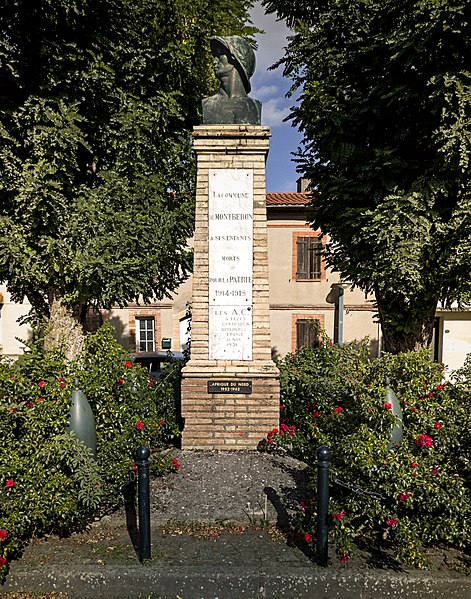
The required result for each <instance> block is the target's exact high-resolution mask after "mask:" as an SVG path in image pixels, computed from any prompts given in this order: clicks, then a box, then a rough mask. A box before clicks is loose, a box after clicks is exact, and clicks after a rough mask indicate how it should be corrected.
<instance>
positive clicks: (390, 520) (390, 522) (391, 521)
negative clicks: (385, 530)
mask: <svg viewBox="0 0 471 599" xmlns="http://www.w3.org/2000/svg"><path fill="white" fill-rule="evenodd" d="M386 524H387V525H388V526H396V524H397V520H396V518H388V519H387V520H386Z"/></svg>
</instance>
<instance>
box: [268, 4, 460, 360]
mask: <svg viewBox="0 0 471 599" xmlns="http://www.w3.org/2000/svg"><path fill="white" fill-rule="evenodd" d="M264 4H265V6H266V7H268V9H269V10H270V11H272V12H277V13H278V15H279V16H280V17H283V18H285V19H287V21H288V23H289V24H290V25H291V26H292V27H293V28H294V32H295V33H294V35H293V36H292V38H291V40H290V43H289V47H288V48H287V51H286V55H285V57H284V59H283V61H282V62H283V63H284V68H285V74H287V75H289V76H290V77H291V78H292V80H293V91H294V90H298V91H299V92H300V100H299V103H298V104H297V105H296V106H295V107H294V108H293V109H292V113H291V118H292V119H293V122H294V123H295V124H296V125H298V126H299V128H300V129H301V131H302V132H303V134H304V147H303V150H302V151H301V152H300V154H299V156H298V160H299V165H300V166H299V170H300V171H301V172H305V173H306V175H307V176H308V177H309V178H310V179H311V181H312V184H313V190H314V191H315V192H318V193H315V196H314V200H313V207H314V215H313V224H314V225H315V226H320V227H321V228H322V229H323V230H324V231H328V232H329V233H331V235H332V237H333V243H332V244H331V246H330V250H329V254H328V261H329V263H330V265H332V266H333V267H334V268H335V269H337V270H339V271H340V272H341V274H342V276H343V277H345V278H347V279H348V280H350V281H352V282H353V283H354V284H355V285H357V286H359V287H361V288H362V289H364V290H365V291H367V292H374V293H375V294H376V300H377V307H378V312H379V316H380V319H381V322H382V325H383V331H384V333H385V340H386V343H387V347H388V349H389V350H392V351H399V350H410V349H414V348H415V347H416V346H417V345H424V344H427V343H428V342H429V340H430V336H431V332H432V324H433V318H434V314H435V309H436V306H437V302H438V301H439V300H441V301H443V302H444V303H445V305H447V306H450V305H451V304H452V302H454V301H458V302H463V301H466V300H468V299H469V297H470V291H471V252H470V250H471V217H470V215H471V211H470V208H471V195H470V173H471V170H470V167H471V165H470V155H471V143H470V142H471V70H470V63H469V57H470V56H471V41H470V40H471V35H470V34H471V6H470V4H469V3H467V2H462V1H461V0H323V1H316V2H305V1H304V0H294V1H291V2H286V1H285V0H266V1H265V2H264Z"/></svg>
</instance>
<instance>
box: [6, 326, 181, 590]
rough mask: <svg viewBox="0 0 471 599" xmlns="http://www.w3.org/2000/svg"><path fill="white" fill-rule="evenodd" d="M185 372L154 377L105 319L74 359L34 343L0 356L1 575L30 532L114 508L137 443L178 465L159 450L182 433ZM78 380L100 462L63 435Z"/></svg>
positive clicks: (167, 464) (157, 466) (156, 465)
mask: <svg viewBox="0 0 471 599" xmlns="http://www.w3.org/2000/svg"><path fill="white" fill-rule="evenodd" d="M179 369H180V366H179V365H178V364H176V365H175V368H174V369H169V370H168V374H167V377H166V378H165V379H163V380H162V381H159V382H157V383H149V381H148V377H147V373H146V372H145V371H144V370H142V369H141V368H139V367H137V366H134V365H133V364H132V362H131V361H130V360H129V356H128V353H127V352H126V351H125V350H124V349H123V348H122V347H121V346H120V345H118V343H117V342H116V341H115V340H114V339H113V336H112V329H111V327H109V326H104V327H102V328H101V329H100V330H99V331H98V332H97V333H94V334H90V335H88V337H87V340H86V347H85V350H84V352H83V353H82V355H81V356H80V358H79V360H78V361H77V362H76V363H67V362H66V361H65V359H64V357H63V355H61V353H60V351H55V352H53V353H48V354H45V353H43V352H42V351H41V350H40V349H39V348H38V347H37V346H33V347H32V348H31V352H30V353H28V354H26V355H25V356H23V357H22V358H20V359H19V360H18V361H17V362H14V363H9V362H5V361H2V362H0V438H1V439H2V443H1V449H0V557H1V558H2V559H1V560H0V581H1V579H2V577H4V576H5V574H6V572H7V569H8V563H9V561H10V560H11V559H12V558H13V557H14V556H15V555H16V554H17V553H18V551H19V550H20V549H21V547H22V546H23V545H24V543H25V542H26V541H27V540H28V538H29V537H30V536H31V535H32V534H38V535H40V534H45V533H51V532H56V533H61V534H64V533H67V532H69V531H71V530H73V529H74V528H76V527H78V526H81V525H83V524H84V523H86V522H87V521H88V519H89V518H90V517H91V516H93V515H96V514H97V513H100V512H101V511H102V510H104V509H108V508H110V507H111V506H113V505H115V504H116V503H117V502H118V501H119V500H120V496H119V494H117V493H116V491H117V488H118V487H119V485H120V484H121V483H123V482H124V481H125V480H127V479H129V473H130V470H131V469H133V466H134V463H133V458H134V453H135V450H136V449H137V448H138V447H139V446H140V445H146V446H150V447H151V448H152V454H151V458H152V464H151V467H152V470H153V471H154V472H156V473H162V472H164V471H165V470H167V469H169V468H171V469H173V470H176V469H178V467H179V464H176V463H175V462H172V458H171V456H170V455H166V454H165V453H164V452H162V453H161V452H159V448H162V447H163V446H166V445H168V444H169V442H171V441H172V439H174V438H175V437H176V436H177V435H178V434H179V431H178V426H177V420H176V412H177V408H176V401H177V400H178V393H176V389H178V388H179ZM75 381H77V382H78V384H79V387H80V389H81V390H82V391H83V392H84V393H85V395H86V396H87V398H88V400H89V402H90V404H91V407H92V410H93V413H94V416H95V421H96V430H97V459H96V460H94V459H93V458H92V457H91V453H90V450H89V449H88V448H87V447H85V445H84V444H83V443H82V442H81V441H80V440H78V439H77V438H76V437H75V436H74V435H73V434H70V433H67V432H66V428H67V424H68V415H69V398H70V394H71V391H72V389H73V388H74V385H75ZM121 381H122V382H121Z"/></svg>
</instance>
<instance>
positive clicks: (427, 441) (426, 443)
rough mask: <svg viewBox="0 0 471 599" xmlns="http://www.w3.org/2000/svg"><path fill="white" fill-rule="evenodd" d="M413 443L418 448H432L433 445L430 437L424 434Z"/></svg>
mask: <svg viewBox="0 0 471 599" xmlns="http://www.w3.org/2000/svg"><path fill="white" fill-rule="evenodd" d="M415 442H416V444H417V445H418V446H419V447H432V445H433V439H432V437H429V436H428V435H424V434H422V435H420V437H417V439H416V440H415Z"/></svg>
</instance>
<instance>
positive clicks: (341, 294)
mask: <svg viewBox="0 0 471 599" xmlns="http://www.w3.org/2000/svg"><path fill="white" fill-rule="evenodd" d="M338 303H339V315H338V328H337V336H338V345H339V347H343V303H344V290H343V287H341V286H340V285H339V302H338Z"/></svg>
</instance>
